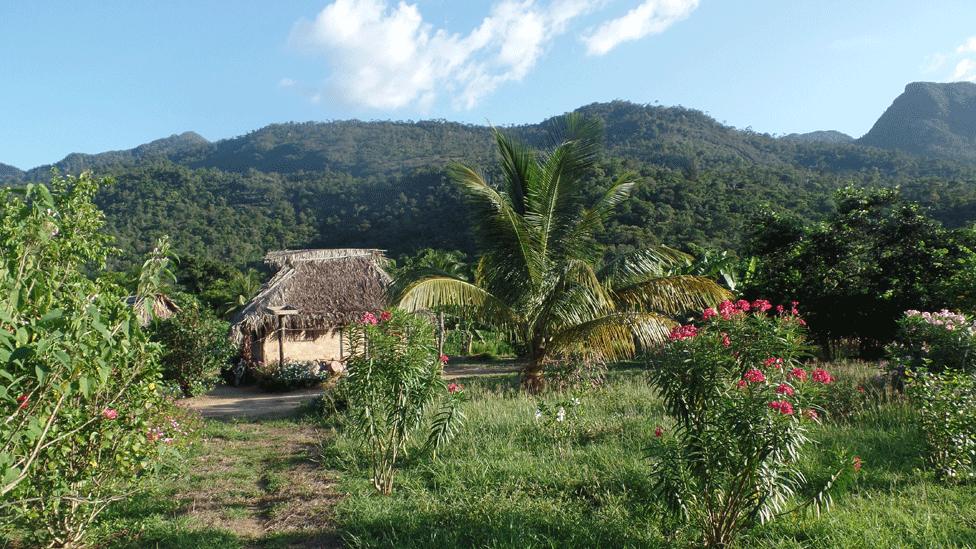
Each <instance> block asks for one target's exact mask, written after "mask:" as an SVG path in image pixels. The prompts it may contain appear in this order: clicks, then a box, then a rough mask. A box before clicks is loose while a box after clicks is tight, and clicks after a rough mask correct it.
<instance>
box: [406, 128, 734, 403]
mask: <svg viewBox="0 0 976 549" xmlns="http://www.w3.org/2000/svg"><path fill="white" fill-rule="evenodd" d="M554 130H555V131H554V132H553V134H552V135H554V136H559V135H562V136H565V138H564V139H562V140H561V141H557V140H553V141H552V143H553V144H552V145H551V146H550V147H549V148H548V149H547V150H546V151H545V152H542V153H535V152H533V151H531V150H530V149H528V148H527V147H526V146H525V145H523V144H522V143H519V142H517V141H515V140H513V139H511V138H509V137H507V136H505V135H504V134H502V133H501V132H498V131H495V134H494V135H495V140H496V142H497V145H498V150H499V153H500V155H501V160H502V161H501V172H502V174H503V176H504V177H503V181H502V186H501V187H502V188H501V189H496V188H495V187H493V186H492V185H490V184H489V182H488V181H486V180H485V178H484V177H483V176H482V175H481V174H479V173H478V172H477V171H475V170H474V169H472V168H469V167H466V166H463V165H452V166H451V167H450V174H451V177H452V179H453V180H454V181H456V182H457V183H459V184H460V185H462V186H463V187H464V188H465V189H466V191H467V192H468V194H469V195H470V198H471V200H472V203H473V205H474V208H473V209H474V213H473V215H474V221H475V224H476V229H477V232H478V236H479V241H480V245H481V259H480V261H479V262H478V264H477V267H476V270H475V277H474V280H473V281H467V280H464V279H463V278H461V277H457V276H453V275H450V274H449V273H432V274H429V275H427V276H421V277H419V278H417V279H415V280H413V281H412V282H409V283H408V284H405V285H403V286H401V287H403V290H402V292H401V293H400V296H399V297H400V299H399V304H400V306H401V307H403V308H405V309H407V310H412V311H417V310H429V309H431V308H434V307H442V306H455V307H463V308H464V309H467V310H469V311H470V312H471V313H472V314H474V315H475V316H477V317H478V318H479V319H480V320H481V321H483V322H485V323H486V324H489V325H492V326H494V327H495V328H497V329H499V330H507V331H509V333H511V334H513V335H514V337H515V339H516V340H517V342H518V343H520V344H521V345H522V346H523V348H524V349H525V351H526V357H525V358H526V359H527V363H526V365H525V367H524V368H523V371H522V383H523V386H524V387H525V388H527V389H529V390H532V391H537V390H539V389H541V388H542V387H543V379H542V374H543V371H544V369H545V366H546V364H547V363H549V362H551V361H553V360H558V359H562V358H566V357H571V356H576V357H583V358H587V359H598V360H618V359H622V358H626V357H631V356H633V355H634V354H635V352H636V351H637V350H638V348H640V347H646V346H649V345H652V344H655V343H657V342H660V341H663V340H664V339H665V338H666V337H667V335H668V333H669V331H670V329H671V328H672V327H673V326H674V325H675V324H676V322H675V321H674V320H673V318H672V317H673V316H675V315H677V314H680V313H683V312H687V311H690V310H693V309H699V310H700V309H701V308H703V307H707V306H711V305H714V304H715V303H717V302H718V301H720V300H722V299H724V298H726V297H727V296H728V292H726V291H725V290H724V289H723V288H721V287H720V286H719V285H718V284H716V283H715V282H714V281H713V280H710V279H708V278H705V277H701V276H694V275H675V274H672V270H673V268H674V267H676V266H677V265H679V264H684V263H686V262H688V261H689V257H688V256H687V255H686V254H683V253H681V252H678V251H676V250H673V249H671V248H667V247H663V246H659V247H654V248H648V249H645V250H640V251H637V252H634V253H631V254H628V255H626V256H623V257H620V258H618V259H616V260H615V261H612V262H610V263H609V264H607V265H605V266H604V267H603V268H602V269H597V267H596V264H597V262H598V261H599V258H600V254H601V250H600V247H599V246H598V245H597V243H596V241H595V239H594V236H593V235H594V232H595V230H596V229H597V228H598V227H599V226H600V225H601V224H602V222H603V221H604V220H605V219H606V218H607V217H608V216H609V215H610V214H611V213H612V212H613V210H614V208H615V207H616V206H617V205H618V204H620V203H621V202H622V201H623V200H625V199H626V198H627V196H628V195H629V194H630V192H631V189H632V188H633V187H634V185H635V182H636V177H635V175H634V174H626V175H624V176H622V177H620V178H619V179H618V180H616V181H614V182H613V183H612V185H611V186H610V188H609V190H607V191H606V192H605V193H604V194H603V196H602V197H600V198H599V199H598V200H597V201H596V203H594V204H592V205H591V206H590V207H588V208H587V207H585V206H586V205H585V204H583V200H582V198H583V197H582V190H583V189H582V186H583V182H584V179H585V176H586V175H587V174H588V173H590V172H591V170H592V169H593V167H594V165H595V163H596V160H597V155H598V153H599V138H600V133H601V128H600V126H599V124H598V123H596V122H594V121H591V120H587V119H584V118H582V117H580V116H577V115H568V116H566V117H564V118H563V119H561V121H560V122H558V123H557V124H556V127H555V128H554Z"/></svg>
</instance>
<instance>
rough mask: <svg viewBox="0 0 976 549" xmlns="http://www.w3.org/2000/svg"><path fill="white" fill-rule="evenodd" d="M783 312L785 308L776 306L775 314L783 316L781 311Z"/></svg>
mask: <svg viewBox="0 0 976 549" xmlns="http://www.w3.org/2000/svg"><path fill="white" fill-rule="evenodd" d="M785 310H786V307H783V306H782V305H777V306H776V312H777V313H779V314H783V311H785Z"/></svg>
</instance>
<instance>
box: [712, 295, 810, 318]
mask: <svg viewBox="0 0 976 549" xmlns="http://www.w3.org/2000/svg"><path fill="white" fill-rule="evenodd" d="M799 304H800V303H799V302H798V301H793V302H792V303H791V306H790V311H789V313H790V316H794V317H798V318H797V321H798V322H800V323H801V324H805V323H804V321H803V319H800V318H799V316H800V310H799V308H798V306H799ZM770 309H773V304H772V303H770V302H769V300H768V299H757V300H755V301H748V300H746V299H740V300H738V301H730V300H725V301H723V302H721V303H719V304H718V310H715V309H713V308H712V307H708V308H707V309H705V310H704V311H702V320H704V321H709V320H711V319H713V318H717V317H722V320H730V319H731V318H732V317H734V316H737V315H741V314H745V313H748V312H753V313H755V314H765V313H766V311H769V310H770ZM776 312H777V314H779V315H785V314H786V307H784V306H783V305H777V306H776Z"/></svg>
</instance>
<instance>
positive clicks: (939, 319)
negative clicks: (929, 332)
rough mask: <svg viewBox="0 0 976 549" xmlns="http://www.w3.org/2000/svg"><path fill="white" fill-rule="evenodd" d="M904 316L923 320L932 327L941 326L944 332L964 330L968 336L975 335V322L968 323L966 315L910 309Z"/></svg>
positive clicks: (944, 310)
mask: <svg viewBox="0 0 976 549" xmlns="http://www.w3.org/2000/svg"><path fill="white" fill-rule="evenodd" d="M905 316H906V317H908V318H916V317H917V318H920V319H922V320H924V321H925V322H926V323H927V324H931V325H932V326H941V327H943V328H945V329H946V330H948V331H950V332H952V331H955V330H956V329H960V330H966V331H967V332H969V335H976V320H974V321H970V320H969V319H968V318H966V315H963V314H960V313H956V312H952V311H950V310H948V309H942V310H941V311H939V312H936V313H930V312H927V311H926V312H921V311H916V310H915V309H911V310H908V311H905Z"/></svg>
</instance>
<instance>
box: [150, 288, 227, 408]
mask: <svg viewBox="0 0 976 549" xmlns="http://www.w3.org/2000/svg"><path fill="white" fill-rule="evenodd" d="M180 304H181V310H180V312H179V313H177V314H176V315H175V316H173V317H170V318H168V319H165V320H155V321H154V322H153V323H152V325H151V327H150V329H149V331H150V333H151V334H152V339H153V341H156V342H158V343H159V344H160V345H161V346H162V350H163V352H162V356H161V362H162V365H163V379H164V380H166V381H167V382H170V383H173V384H174V385H176V386H177V387H178V388H179V391H180V393H181V394H182V396H184V397H192V396H197V395H201V394H203V393H206V392H207V391H209V390H210V389H213V388H214V386H215V385H216V384H217V381H219V380H220V373H221V370H223V369H224V368H225V367H226V366H227V364H228V361H229V360H230V358H231V356H232V355H233V354H234V349H233V347H232V346H231V344H230V342H229V341H228V340H227V323H226V322H224V321H223V320H221V319H219V318H217V317H216V316H214V315H213V314H212V313H210V312H209V311H208V310H206V309H204V308H203V307H201V306H200V303H199V302H198V301H197V300H196V299H194V298H193V297H191V296H182V299H180Z"/></svg>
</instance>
